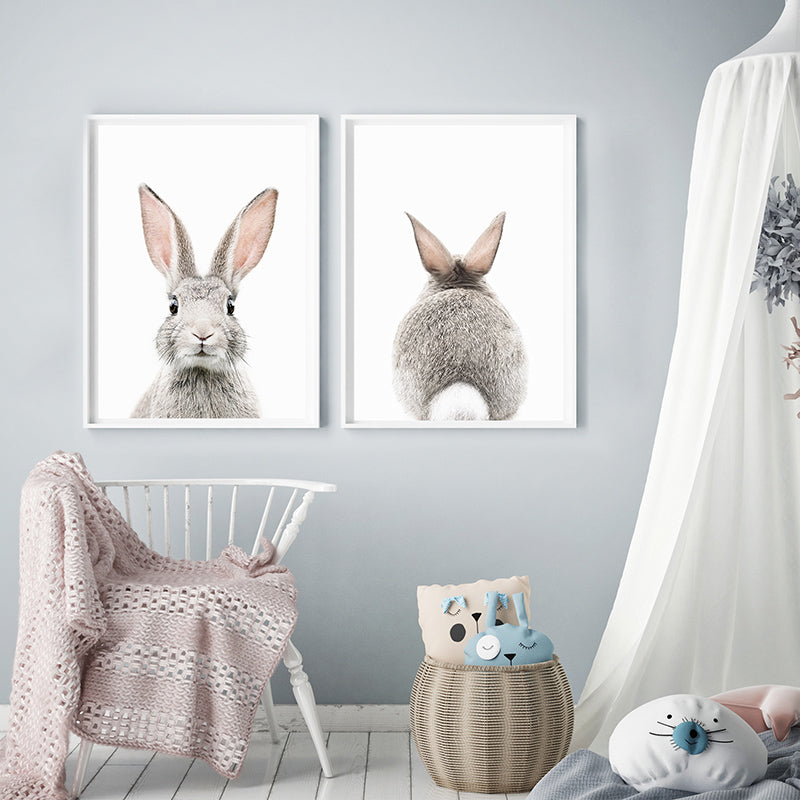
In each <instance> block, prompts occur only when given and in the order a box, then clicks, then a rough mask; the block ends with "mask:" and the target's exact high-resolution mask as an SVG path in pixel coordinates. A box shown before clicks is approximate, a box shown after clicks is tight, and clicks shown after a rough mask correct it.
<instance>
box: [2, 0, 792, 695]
mask: <svg viewBox="0 0 800 800" xmlns="http://www.w3.org/2000/svg"><path fill="white" fill-rule="evenodd" d="M782 6H783V4H782V2H781V0H670V2H655V1H654V0H647V2H642V0H604V1H603V2H597V0H559V2H544V1H543V0H482V2H477V0H407V2H404V3H388V2H381V1H380V0H340V2H336V3H332V2H326V0H293V1H292V2H289V1H288V0H287V2H283V3H278V2H275V1H274V0H258V1H256V0H238V2H219V1H217V0H195V2H189V0H136V2H112V3H109V2H103V1H101V0H78V1H77V2H73V3H62V2H57V0H46V1H45V0H25V1H24V2H23V1H22V0H17V2H11V0H2V4H1V5H0V31H2V33H0V37H1V38H2V42H1V44H0V75H2V79H1V80H0V108H2V114H3V120H2V125H0V175H2V181H3V186H2V191H0V209H1V213H0V226H2V238H3V243H4V254H3V264H2V273H3V282H2V284H3V297H4V303H3V312H2V316H3V318H4V322H5V333H4V334H3V337H2V340H0V341H2V343H3V356H2V363H3V371H4V380H3V383H4V388H3V389H2V392H1V393H0V396H1V397H2V399H1V400H0V411H2V414H0V419H2V429H3V442H2V451H3V457H2V459H0V487H2V504H0V514H1V515H2V516H1V517H0V536H1V537H2V538H1V539H0V609H3V611H2V612H0V641H2V642H4V643H5V644H4V646H3V647H2V648H0V701H5V700H6V698H7V687H8V685H9V681H10V677H11V665H12V658H13V644H14V637H15V632H16V596H17V580H18V571H17V525H18V514H17V509H18V496H19V489H20V486H21V484H22V482H23V481H24V478H25V475H26V474H27V472H28V470H29V469H30V468H31V467H32V466H33V464H34V463H35V462H36V461H37V460H39V459H40V458H43V457H44V456H46V455H48V454H49V453H50V452H51V451H53V450H55V449H63V450H79V451H81V452H82V453H83V455H84V457H85V459H86V462H87V465H88V466H89V469H90V470H91V471H92V472H93V473H94V474H95V475H98V476H103V475H105V476H109V475H120V474H122V473H125V474H127V475H133V476H136V475H141V476H147V477H152V476H153V475H154V474H155V473H157V474H158V476H167V477H169V476H184V475H187V474H194V475H206V474H209V475H219V476H258V475H265V476H277V475H290V476H295V477H310V478H316V479H321V480H326V481H332V482H335V483H337V484H338V485H339V493H338V494H336V495H333V496H321V497H320V498H319V500H318V502H317V503H316V504H315V506H314V507H313V509H312V513H311V514H310V516H309V521H308V525H307V528H306V529H305V532H304V536H303V539H302V540H301V541H300V542H299V543H298V545H296V549H295V550H294V551H293V554H292V558H291V565H292V568H293V571H294V572H295V575H296V576H297V580H298V584H299V586H300V588H301V592H302V593H301V597H300V601H299V602H300V612H301V622H300V626H299V629H298V632H297V635H296V638H295V640H296V643H297V645H298V646H299V647H300V649H301V650H302V651H303V652H304V655H305V657H306V665H307V667H308V669H309V672H310V674H311V677H312V680H313V684H314V687H315V690H316V693H317V698H318V700H319V701H320V702H323V703H403V702H407V701H408V696H409V690H410V686H411V683H412V680H413V677H414V674H415V671H416V667H417V665H418V663H419V661H420V660H421V658H422V655H423V651H422V645H421V640H420V637H419V631H418V627H417V620H416V593H415V587H416V585H417V584H419V583H431V582H462V581H469V580H473V579H476V578H478V577H498V576H502V575H507V574H513V573H526V572H527V573H530V575H531V577H532V582H533V597H532V601H533V609H534V615H533V620H534V623H535V624H536V626H537V627H539V628H541V629H542V630H544V631H546V632H548V633H549V634H550V635H551V637H552V638H553V640H554V641H555V643H556V647H557V651H558V652H559V653H560V654H561V657H562V660H563V663H564V664H565V666H566V669H567V672H568V674H569V676H570V679H571V681H572V684H573V688H574V689H575V690H576V692H577V691H579V690H580V689H581V687H582V686H583V683H584V681H585V678H586V675H587V673H588V670H589V667H590V665H591V660H592V657H593V654H594V651H595V648H596V646H597V643H598V641H599V639H600V636H601V634H602V631H603V627H604V624H605V621H606V618H607V615H608V612H609V609H610V607H611V603H612V602H613V598H614V593H615V589H616V585H617V583H618V580H619V576H620V573H621V570H622V566H623V563H624V560H625V554H626V550H627V545H628V542H629V539H630V536H631V532H632V529H633V525H634V522H635V518H636V512H637V508H638V503H639V499H640V496H641V491H642V487H643V485H644V480H645V475H646V471H647V465H648V459H649V453H650V448H651V445H652V440H653V435H654V431H655V426H656V421H657V417H658V410H659V405H660V400H661V393H662V390H663V386H664V380H665V377H666V370H667V364H668V360H669V354H670V349H671V344H672V337H673V332H674V325H675V319H676V310H677V295H678V281H679V268H680V259H681V249H682V235H683V224H684V218H685V207H686V194H687V186H688V177H689V167H690V163H691V154H692V143H693V136H694V128H695V123H696V120H697V113H698V110H699V105H700V100H701V98H702V94H703V89H704V86H705V82H706V80H707V78H708V75H709V73H710V72H711V70H712V69H713V67H714V66H715V65H716V64H717V63H719V62H720V61H723V60H725V59H726V58H728V57H731V56H733V55H735V54H736V53H738V52H739V51H741V50H742V49H744V48H745V47H746V46H747V45H749V44H750V43H752V42H753V41H755V40H756V39H758V38H759V37H760V36H762V35H763V34H764V33H765V32H766V31H767V30H768V29H769V28H770V27H771V25H772V23H773V22H774V20H775V19H777V17H778V15H779V13H780V10H781V8H782ZM240 112H242V113H317V114H320V115H321V117H322V120H323V122H322V155H321V157H322V170H321V173H322V194H321V200H322V220H321V225H322V230H321V235H322V239H321V241H322V264H321V276H322V303H321V307H322V327H321V331H322V333H321V336H322V341H321V351H322V419H323V427H322V428H321V429H320V430H313V431H285V430H284V431H269V430H256V431H248V430H229V431H225V430H201V431H191V430H174V431H158V430H156V431H131V430H117V431H115V430H92V431H87V430H84V429H83V428H82V427H81V387H82V377H81V364H82V362H81V358H82V356H81V347H82V342H81V319H82V286H81V281H82V254H81V235H82V233H81V232H82V219H81V216H82V178H83V173H82V137H83V124H84V118H85V116H86V115H87V114H92V113H134V114H135V113H240ZM466 112H469V113H574V114H577V115H578V118H579V128H578V142H579V143H578V226H579V232H578V326H579V327H578V381H579V384H578V386H579V412H578V419H579V425H578V428H577V430H538V431H537V430H497V431H484V430H480V431H465V430H438V431H437V430H432V431H422V430H347V431H345V430H341V429H340V428H339V427H338V419H339V375H338V369H339V336H338V331H339V290H338V285H339V269H340V265H339V256H338V253H339V210H340V209H339V163H338V153H339V141H338V138H339V136H338V131H339V128H338V125H339V115H340V114H342V113H466ZM198 169H200V165H198ZM276 696H277V699H278V700H279V701H281V702H286V701H288V699H289V697H290V694H289V689H288V682H287V681H286V680H285V679H283V678H281V679H280V680H279V681H277V686H276Z"/></svg>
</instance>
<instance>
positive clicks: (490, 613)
mask: <svg viewBox="0 0 800 800" xmlns="http://www.w3.org/2000/svg"><path fill="white" fill-rule="evenodd" d="M483 604H484V605H485V606H486V607H487V608H486V627H487V628H494V626H495V625H497V592H495V591H491V592H486V596H485V597H484V598H483Z"/></svg>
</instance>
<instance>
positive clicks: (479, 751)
mask: <svg viewBox="0 0 800 800" xmlns="http://www.w3.org/2000/svg"><path fill="white" fill-rule="evenodd" d="M573 721H574V706H573V702H572V692H571V691H570V687H569V682H568V681H567V676H566V674H565V672H564V668H563V667H562V666H561V664H560V663H559V661H558V656H554V657H553V660H552V661H546V662H544V663H540V664H527V665H524V666H519V667H513V666H509V667H476V666H467V665H460V664H445V663H443V662H441V661H436V660H435V659H432V658H431V657H430V656H426V658H425V660H424V661H423V662H422V664H421V665H420V668H419V671H418V672H417V677H416V679H415V680H414V686H413V688H412V690H411V732H412V734H413V736H414V742H415V743H416V745H417V750H418V751H419V755H420V758H421V759H422V763H423V764H424V765H425V768H426V769H427V770H428V774H429V775H430V776H431V778H432V779H433V781H434V782H435V783H436V784H437V785H438V786H442V787H445V788H447V789H456V790H460V791H464V792H485V793H502V792H526V791H529V790H530V789H532V788H533V787H534V785H535V784H536V783H537V782H538V781H539V780H540V779H541V778H542V777H544V775H545V774H547V772H549V771H550V770H551V769H552V768H553V767H554V766H555V765H556V764H557V763H558V762H559V761H560V760H561V759H562V758H564V756H565V755H566V754H567V750H568V749H569V745H570V741H571V740H572V725H573Z"/></svg>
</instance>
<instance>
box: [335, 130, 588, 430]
mask: <svg viewBox="0 0 800 800" xmlns="http://www.w3.org/2000/svg"><path fill="white" fill-rule="evenodd" d="M576 130H577V118H576V117H575V116H574V115H527V114H523V115H517V114H515V115H347V116H344V117H343V118H342V125H341V162H342V170H341V175H342V186H341V189H342V209H343V213H342V238H341V245H342V291H341V298H342V308H341V319H342V329H341V341H342V364H341V368H342V372H341V385H342V397H341V408H342V419H341V422H342V425H343V427H345V428H420V427H422V428H425V427H432V428H450V427H455V428H574V427H576V424H577V423H576ZM502 211H505V212H506V214H507V216H506V218H505V225H504V227H503V229H502V239H501V242H500V244H499V247H498V249H497V257H496V261H495V263H494V264H493V265H492V270H491V272H490V273H489V275H488V283H489V284H490V285H491V287H492V288H493V289H494V290H495V292H496V294H497V297H498V298H499V300H500V301H501V302H502V303H503V305H504V306H505V307H506V309H507V310H508V312H509V313H510V314H511V316H512V318H513V319H514V320H515V321H516V323H517V325H518V327H519V330H520V332H521V335H522V338H523V341H524V343H525V351H526V355H527V363H528V377H527V386H528V388H527V393H526V395H525V399H524V400H523V401H522V403H521V404H520V405H519V407H518V410H517V412H516V413H515V414H514V416H513V417H511V418H506V419H499V418H498V419H492V418H489V419H484V420H475V419H468V420H451V419H441V420H436V421H434V420H431V419H422V418H419V417H416V416H414V414H413V412H412V413H409V412H408V411H407V410H406V409H404V408H403V407H402V406H401V404H400V402H399V400H398V398H397V397H396V396H395V393H394V391H393V389H392V382H393V366H392V356H391V351H392V348H393V344H392V342H393V339H394V336H395V333H396V330H397V326H398V324H399V323H400V320H401V319H402V318H403V316H404V315H405V313H406V312H407V311H408V310H409V309H410V308H411V307H412V306H413V305H414V304H415V303H416V299H417V297H418V295H419V293H420V292H421V291H422V289H423V286H424V285H425V283H426V281H427V279H428V275H427V274H426V272H425V270H424V269H423V267H422V266H421V264H420V253H419V252H418V249H417V247H416V245H415V236H414V232H413V231H412V227H411V225H410V224H409V220H408V219H407V217H406V215H405V214H404V213H403V212H410V213H411V214H413V215H414V216H415V217H416V218H417V219H418V220H419V221H420V222H421V223H423V224H424V225H425V226H426V227H427V228H429V229H430V231H431V232H432V233H433V234H434V235H435V236H436V237H437V238H440V240H441V242H442V243H443V244H444V245H445V246H446V247H447V248H448V249H450V251H451V252H452V253H465V252H467V248H469V247H470V246H471V245H472V243H473V242H475V240H476V238H477V237H478V235H479V234H480V233H481V231H483V230H484V228H486V226H487V225H488V224H489V223H490V221H491V220H492V219H493V218H494V217H495V215H497V214H498V213H499V212H502ZM418 413H425V412H418Z"/></svg>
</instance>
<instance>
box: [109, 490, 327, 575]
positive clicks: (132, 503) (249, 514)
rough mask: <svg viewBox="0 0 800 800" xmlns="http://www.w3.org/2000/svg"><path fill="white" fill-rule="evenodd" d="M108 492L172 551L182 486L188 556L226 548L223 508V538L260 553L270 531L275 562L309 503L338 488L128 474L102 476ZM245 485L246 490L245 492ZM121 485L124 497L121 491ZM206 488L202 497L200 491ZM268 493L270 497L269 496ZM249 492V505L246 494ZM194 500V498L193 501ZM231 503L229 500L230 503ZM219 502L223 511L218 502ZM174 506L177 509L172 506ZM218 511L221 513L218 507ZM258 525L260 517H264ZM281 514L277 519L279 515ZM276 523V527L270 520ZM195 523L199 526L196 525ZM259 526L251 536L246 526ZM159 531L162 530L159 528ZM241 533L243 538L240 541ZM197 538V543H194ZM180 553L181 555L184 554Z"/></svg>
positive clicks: (135, 524) (147, 535)
mask: <svg viewBox="0 0 800 800" xmlns="http://www.w3.org/2000/svg"><path fill="white" fill-rule="evenodd" d="M97 483H98V485H99V486H100V487H101V488H102V490H103V493H104V494H105V495H107V496H108V497H109V499H110V500H111V501H112V502H114V503H116V504H117V506H118V507H119V506H120V505H121V509H120V510H121V511H123V513H124V515H125V519H126V521H127V522H128V524H129V525H130V526H131V527H132V528H133V529H134V530H135V531H136V532H137V533H138V534H139V536H140V537H141V538H142V539H143V540H144V541H146V542H147V545H148V546H149V547H151V548H154V549H160V548H159V546H158V545H159V544H161V543H163V552H164V554H165V555H167V556H171V555H172V549H173V535H172V527H173V525H175V523H176V520H175V519H174V518H173V515H177V513H178V511H177V507H176V506H175V505H172V506H171V504H170V497H171V495H172V494H173V493H177V492H179V491H180V490H181V488H182V489H183V497H182V500H183V502H182V507H183V520H182V522H183V558H198V557H199V556H202V557H204V558H205V559H206V560H208V559H210V558H212V556H213V555H214V554H215V545H217V547H216V551H217V552H218V551H219V550H221V549H222V547H221V546H219V545H220V544H221V543H220V542H219V541H217V540H216V539H215V537H214V530H215V520H216V522H217V524H218V526H219V523H220V522H221V521H223V520H221V519H220V517H221V516H222V514H223V513H224V515H225V520H224V522H227V537H226V539H225V541H224V544H238V545H239V546H240V547H242V548H243V549H244V550H245V551H247V549H248V547H249V552H250V555H251V556H252V555H255V554H256V553H258V552H259V550H260V543H261V539H262V537H264V536H265V535H268V533H267V532H268V530H269V531H271V536H269V538H270V541H271V542H272V544H273V545H274V547H275V550H276V557H275V563H280V561H281V560H282V559H283V557H284V556H285V555H286V552H287V551H288V549H289V548H290V547H291V546H292V544H293V543H294V541H295V539H296V538H297V534H298V532H299V530H300V526H301V525H302V524H303V522H304V521H305V519H306V515H307V514H308V507H309V506H310V505H311V503H312V502H313V500H314V495H315V494H316V493H317V492H335V491H336V486H334V485H333V484H330V483H318V482H314V481H294V480H282V479H281V480H277V479H275V480H273V479H267V478H264V479H241V480H234V479H227V480H223V479H220V480H198V479H169V480H138V479H137V480H127V481H98V482H97ZM159 489H160V490H161V492H160V495H161V498H160V504H161V509H162V512H163V516H162V521H163V524H162V529H161V531H160V532H159V531H157V529H156V526H155V525H154V513H153V507H154V505H156V506H157V505H158V502H159V501H158V500H154V497H153V494H154V492H153V490H155V495H156V497H158V494H159V492H158V490H159ZM240 490H242V491H241V492H240ZM120 491H121V500H122V502H121V503H119V496H118V494H117V493H118V492H120ZM200 493H202V494H203V498H202V500H201V499H200V497H199V496H198V495H199V494H200ZM265 494H266V497H265V496H264V495H265ZM245 497H246V498H247V502H246V503H245V505H244V507H243V504H242V499H243V498H245ZM193 501H194V502H193ZM198 501H199V504H200V505H202V506H204V509H205V514H204V517H205V537H204V538H205V542H204V545H205V546H204V548H203V551H202V553H201V551H200V550H199V545H198V544H197V541H198V540H197V539H196V538H195V539H193V530H194V529H193V524H192V523H193V520H196V519H197V517H198V515H199V513H202V512H197V511H195V513H193V511H192V508H193V505H194V507H195V509H196V507H197V505H198ZM226 504H227V505H226ZM218 507H219V511H217V508H218ZM173 509H174V510H173ZM215 512H216V513H215ZM259 514H260V520H259V522H258V525H257V526H256V524H255V520H256V519H259ZM276 519H277V523H276V522H275V520H276ZM273 524H274V525H275V528H274V531H272V528H271V526H272V525H273ZM194 527H197V526H196V525H195V526H194ZM247 529H249V530H251V531H252V530H255V535H254V536H253V538H252V540H251V539H250V536H249V535H246V534H245V533H244V531H245V530H247ZM157 533H160V534H161V536H160V537H159V536H157V535H156V534H157ZM237 534H240V535H239V540H238V541H237ZM193 543H194V547H193ZM179 557H180V556H179Z"/></svg>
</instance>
